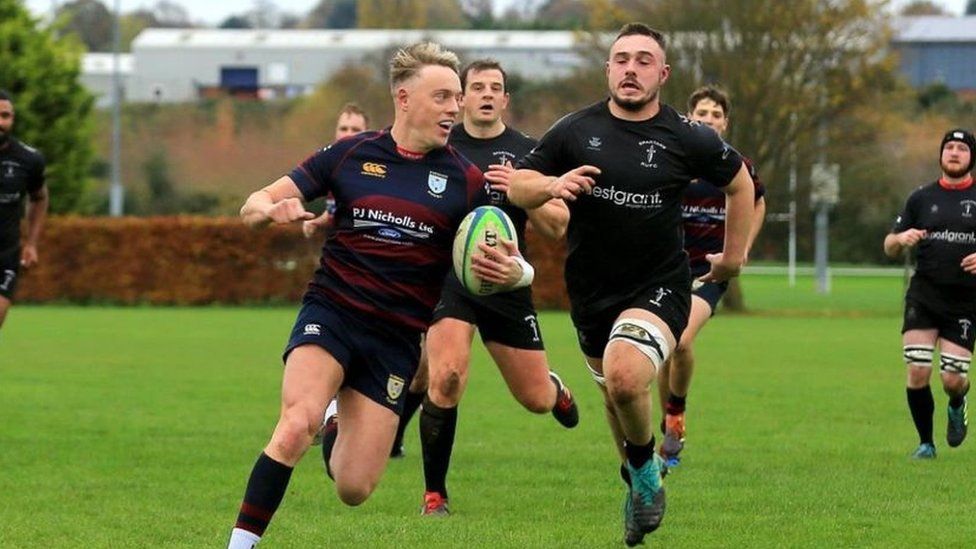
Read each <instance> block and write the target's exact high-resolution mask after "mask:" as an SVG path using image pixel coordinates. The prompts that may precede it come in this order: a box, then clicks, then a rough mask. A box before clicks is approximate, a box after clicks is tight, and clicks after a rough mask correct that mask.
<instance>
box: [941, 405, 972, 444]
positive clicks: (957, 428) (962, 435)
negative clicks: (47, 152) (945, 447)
mask: <svg viewBox="0 0 976 549" xmlns="http://www.w3.org/2000/svg"><path fill="white" fill-rule="evenodd" d="M968 407H969V406H968V401H967V400H966V397H963V398H962V406H960V407H958V408H953V407H952V406H949V424H948V425H947V426H946V442H948V443H949V446H951V447H952V448H955V447H956V446H959V445H960V444H962V441H964V440H966V433H967V432H968V431H969V417H968V416H969V414H968V410H967V408H968Z"/></svg>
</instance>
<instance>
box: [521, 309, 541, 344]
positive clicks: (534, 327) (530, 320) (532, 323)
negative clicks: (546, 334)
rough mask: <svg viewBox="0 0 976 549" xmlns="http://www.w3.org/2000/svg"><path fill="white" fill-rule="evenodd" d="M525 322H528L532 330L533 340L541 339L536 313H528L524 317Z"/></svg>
mask: <svg viewBox="0 0 976 549" xmlns="http://www.w3.org/2000/svg"><path fill="white" fill-rule="evenodd" d="M524 320H525V322H526V323H528V325H529V329H530V330H532V341H535V342H538V341H539V321H538V320H536V318H535V315H528V316H527V317H525V318H524Z"/></svg>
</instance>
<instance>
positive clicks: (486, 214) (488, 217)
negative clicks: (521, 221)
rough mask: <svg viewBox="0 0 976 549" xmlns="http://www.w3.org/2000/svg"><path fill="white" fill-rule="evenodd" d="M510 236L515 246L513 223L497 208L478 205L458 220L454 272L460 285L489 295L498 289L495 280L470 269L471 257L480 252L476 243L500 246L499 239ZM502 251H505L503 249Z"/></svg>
mask: <svg viewBox="0 0 976 549" xmlns="http://www.w3.org/2000/svg"><path fill="white" fill-rule="evenodd" d="M503 238H504V239H505V240H511V241H512V242H514V243H515V245H516V246H518V237H517V236H516V235H515V224H514V223H512V220H511V219H510V218H509V217H508V215H506V214H505V212H503V211H502V210H501V209H500V208H496V207H495V206H479V207H477V208H475V209H474V210H472V211H471V212H470V213H469V214H468V215H466V216H465V217H464V219H463V220H462V221H461V226H460V227H458V230H457V233H456V234H455V235H454V274H456V275H457V277H458V280H460V281H461V285H462V286H464V287H465V289H467V290H468V291H469V292H471V293H472V294H474V295H490V294H493V293H496V292H498V291H500V290H501V287H500V286H499V285H498V284H495V283H493V282H488V281H486V280H482V279H481V278H479V277H478V276H477V275H475V274H474V271H472V270H471V257H472V256H474V255H483V254H484V252H482V251H481V248H479V247H478V244H479V243H481V242H484V243H485V244H487V245H488V246H491V247H492V248H498V247H501V245H502V243H501V239H503ZM502 253H505V252H504V251H503V252H502Z"/></svg>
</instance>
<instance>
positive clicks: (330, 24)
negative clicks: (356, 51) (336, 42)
mask: <svg viewBox="0 0 976 549" xmlns="http://www.w3.org/2000/svg"><path fill="white" fill-rule="evenodd" d="M356 4H357V2H356V0H319V3H318V4H316V5H315V7H314V8H312V11H310V12H308V15H306V16H305V19H304V20H303V21H302V25H301V26H302V27H304V28H307V29H354V28H356V9H357V8H356Z"/></svg>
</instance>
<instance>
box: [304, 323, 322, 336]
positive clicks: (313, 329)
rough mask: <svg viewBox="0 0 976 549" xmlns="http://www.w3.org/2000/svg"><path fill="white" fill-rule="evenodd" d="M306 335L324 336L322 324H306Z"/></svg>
mask: <svg viewBox="0 0 976 549" xmlns="http://www.w3.org/2000/svg"><path fill="white" fill-rule="evenodd" d="M305 335H314V336H317V335H322V325H321V324H306V325H305Z"/></svg>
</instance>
